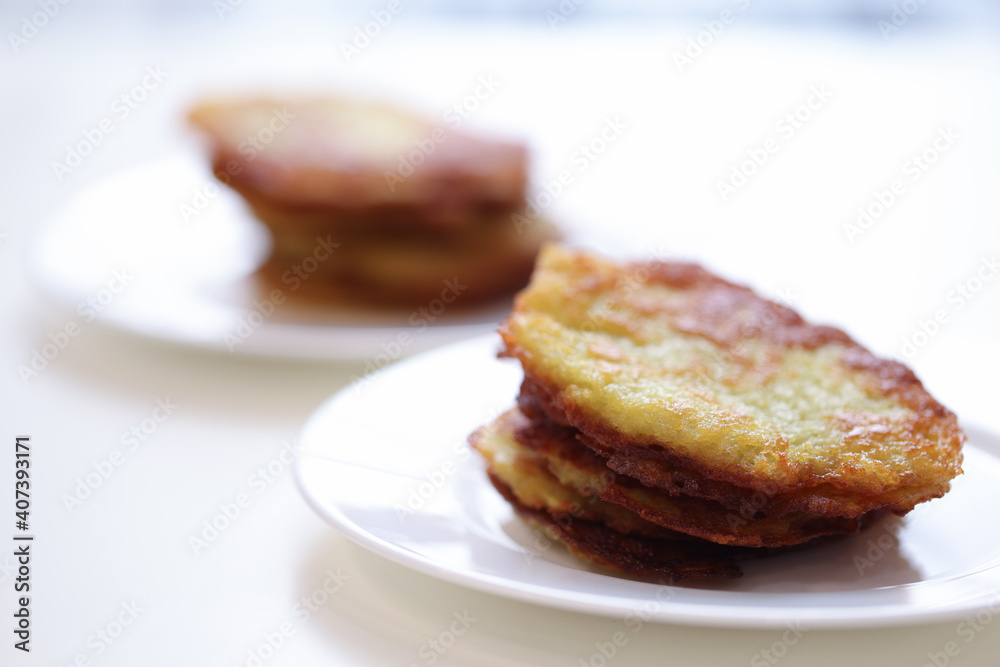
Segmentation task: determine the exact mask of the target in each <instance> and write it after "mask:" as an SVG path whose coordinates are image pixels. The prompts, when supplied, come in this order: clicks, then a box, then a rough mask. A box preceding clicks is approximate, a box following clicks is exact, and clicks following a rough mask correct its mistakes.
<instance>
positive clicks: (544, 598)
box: [293, 334, 1000, 630]
mask: <svg viewBox="0 0 1000 667" xmlns="http://www.w3.org/2000/svg"><path fill="white" fill-rule="evenodd" d="M498 340H499V338H498V336H497V335H496V334H490V335H485V336H479V337H476V338H471V339H467V340H464V341H459V342H456V343H452V344H450V345H446V346H443V347H440V348H437V349H434V350H430V351H428V352H423V353H421V354H419V355H415V356H414V357H411V358H408V359H406V360H403V361H400V362H397V363H394V364H392V365H391V366H390V367H387V368H385V369H383V373H382V374H381V375H380V377H378V378H373V381H379V382H391V381H392V375H393V374H395V373H400V372H402V373H405V372H406V369H407V367H408V366H410V365H416V364H419V363H421V361H422V360H424V359H425V358H427V357H432V356H435V355H443V354H449V353H451V354H453V353H454V352H455V351H457V350H461V349H463V348H478V347H483V348H486V347H487V344H489V345H492V346H493V347H496V343H497V341H498ZM351 389H352V386H351V385H348V386H346V387H343V388H341V389H340V390H338V391H337V392H336V393H334V394H333V395H332V396H330V397H328V398H327V399H326V400H325V401H324V402H323V403H322V404H321V405H320V406H319V407H317V408H316V410H314V411H313V413H312V414H311V415H310V417H309V418H308V419H307V420H306V422H305V423H304V425H303V427H302V428H301V429H300V434H299V442H300V447H302V448H303V449H302V451H301V454H300V455H299V456H298V457H296V460H295V463H294V465H293V475H294V479H295V483H296V486H297V488H298V489H299V492H300V493H301V494H302V496H303V498H304V499H305V501H306V503H307V504H308V505H309V506H310V507H311V508H312V509H313V511H315V512H316V513H317V514H318V515H319V516H320V517H321V518H323V519H324V520H325V521H326V522H327V523H329V524H330V525H332V526H333V527H334V528H336V529H337V530H338V531H339V532H341V533H342V534H343V535H344V536H345V537H347V538H348V539H350V540H351V541H352V542H354V543H355V544H357V545H359V546H361V547H363V548H365V549H367V550H368V551H371V552H373V553H375V554H377V555H379V556H381V557H384V558H386V559H388V560H390V561H393V562H395V563H397V564H399V565H402V566H404V567H407V568H408V569H412V570H414V571H417V572H420V573H422V574H425V575H429V576H431V577H434V578H437V579H441V580H444V581H448V582H450V583H455V584H459V585H462V586H465V587H467V588H470V589H473V590H477V591H480V592H485V593H489V594H493V595H497V596H499V597H504V598H508V599H513V600H518V601H521V602H528V603H531V604H536V605H539V606H543V607H549V608H554V609H561V610H565V611H574V612H578V613H587V614H591V615H597V616H603V617H612V618H621V617H622V616H623V615H627V614H628V613H629V612H630V611H634V610H636V609H637V606H636V605H640V604H641V603H642V602H641V601H640V600H632V601H630V602H629V604H622V603H623V602H626V599H625V598H618V602H612V601H611V600H612V599H613V598H609V596H607V595H605V594H601V593H598V594H593V593H587V592H585V591H580V592H577V593H574V594H572V595H566V592H565V591H561V590H560V591H556V590H554V589H551V588H547V587H545V586H541V585H538V584H535V583H531V582H520V581H517V580H514V579H511V578H510V577H501V576H498V575H492V574H489V573H486V572H477V571H474V570H468V569H465V568H458V569H456V568H453V567H449V566H446V565H442V564H439V563H437V562H435V561H433V560H431V559H430V558H427V557H426V556H424V555H423V554H420V553H417V552H414V551H411V550H408V549H405V548H403V547H401V546H399V545H396V544H393V543H392V542H389V541H386V540H384V539H382V538H380V537H378V536H376V535H374V534H372V533H371V532H369V531H367V530H366V529H365V528H364V527H362V526H360V525H358V524H356V523H355V522H353V521H351V520H350V519H348V518H347V517H346V516H344V515H343V514H342V513H341V512H340V511H339V508H336V507H332V508H331V507H328V506H326V504H324V503H323V502H322V501H321V500H320V499H319V498H318V497H317V496H316V495H315V494H314V493H313V490H312V489H311V487H310V485H309V483H308V481H307V479H306V476H307V475H308V471H307V470H306V468H307V466H308V465H309V462H310V461H313V460H324V459H325V458H326V457H323V456H321V455H319V454H318V453H317V452H311V451H308V449H306V447H307V444H308V442H309V441H310V432H311V431H312V430H313V429H315V428H317V425H318V424H322V423H324V421H325V420H327V419H329V418H330V417H329V416H330V413H333V412H334V411H335V409H336V407H337V405H338V404H339V403H340V402H341V401H346V400H348V399H350V392H351ZM962 428H963V429H964V430H965V431H966V433H968V434H969V439H970V440H972V439H974V438H982V439H987V440H1000V434H998V433H995V432H994V431H992V430H991V429H989V428H987V427H986V426H985V425H982V424H977V423H962ZM975 450H977V451H979V452H982V453H983V454H985V455H987V456H991V457H993V458H995V459H997V460H1000V453H998V452H994V451H992V450H989V449H985V448H981V447H975ZM326 460H329V459H326ZM451 483H453V482H450V484H451ZM483 483H485V482H483ZM989 572H1000V554H998V555H997V557H996V558H994V559H992V560H988V561H986V563H985V565H984V566H983V567H982V568H980V569H979V570H976V571H974V572H971V573H969V574H967V575H958V578H962V577H964V576H976V575H983V574H985V573H989ZM592 574H595V575H596V576H600V575H599V573H592ZM952 579H953V578H946V579H942V580H933V579H932V580H929V581H921V582H912V583H908V584H900V585H898V586H886V587H873V588H869V589H860V590H849V591H833V592H819V593H817V592H801V593H790V592H781V593H774V594H773V595H774V597H775V599H776V600H778V599H780V598H785V597H794V596H802V597H813V598H815V597H817V596H831V595H832V596H841V595H854V596H856V595H859V594H863V593H869V594H877V593H878V591H880V590H899V589H905V588H907V587H912V586H919V585H942V584H945V583H946V582H948V581H951V580H952ZM997 582H998V583H1000V578H998V579H997ZM636 583H640V584H641V583H644V582H636ZM647 585H649V586H651V587H656V586H658V584H653V583H649V584H647ZM651 590H652V589H651ZM701 592H702V593H708V594H716V593H717V594H720V595H732V594H738V593H739V592H736V591H717V590H711V591H701ZM988 593H989V590H984V591H982V592H981V593H979V594H978V595H976V596H973V597H972V598H971V600H973V601H974V603H970V602H968V601H967V602H965V603H958V604H955V605H936V606H932V607H914V606H913V604H912V603H908V602H904V603H898V604H877V605H870V604H863V602H857V603H853V604H851V605H844V606H834V607H824V606H822V605H821V604H820V603H817V604H813V605H810V606H802V607H797V606H775V607H773V608H772V607H761V606H759V605H757V606H750V607H728V608H726V607H723V606H716V605H706V604H697V603H691V602H688V601H684V602H683V606H682V608H680V609H676V610H674V609H671V605H669V604H667V605H659V607H658V609H657V610H656V611H655V613H651V614H649V619H648V620H646V619H644V621H645V622H652V623H661V624H674V625H685V626H699V627H726V628H734V629H784V628H787V627H788V626H787V624H788V623H790V622H793V621H798V622H802V623H804V624H806V626H805V627H808V629H810V630H811V629H830V630H836V629H859V628H867V627H903V626H911V625H921V624H932V623H938V622H944V621H948V620H957V619H961V618H964V617H966V616H968V615H969V614H971V613H975V612H977V611H982V610H983V609H985V608H988V607H987V605H986V603H987V602H988V600H986V598H985V596H986V595H988ZM994 593H996V590H994ZM752 594H754V595H764V594H767V593H752ZM994 597H996V595H994ZM979 600H982V601H979ZM990 608H991V607H990ZM831 609H832V610H833V613H831Z"/></svg>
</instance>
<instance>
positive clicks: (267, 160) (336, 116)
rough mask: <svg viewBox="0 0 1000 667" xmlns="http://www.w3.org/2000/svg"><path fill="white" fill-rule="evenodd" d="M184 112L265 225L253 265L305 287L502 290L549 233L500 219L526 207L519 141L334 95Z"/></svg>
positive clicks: (522, 273)
mask: <svg viewBox="0 0 1000 667" xmlns="http://www.w3.org/2000/svg"><path fill="white" fill-rule="evenodd" d="M190 119H191V122H192V123H193V124H194V125H195V126H197V127H199V128H200V129H202V130H204V132H205V133H206V134H207V135H208V137H209V139H210V141H211V144H212V162H213V169H214V171H215V175H216V177H217V178H219V180H221V181H222V182H224V183H226V184H227V185H230V186H231V187H232V188H234V189H235V190H236V191H237V192H238V193H239V194H240V195H242V196H243V198H244V199H245V200H246V201H247V203H248V204H249V205H250V207H251V208H252V210H253V212H254V214H255V215H256V216H257V217H258V218H259V219H260V220H261V221H262V222H263V223H264V224H265V225H266V226H267V227H268V228H269V229H270V231H271V233H272V236H273V238H274V248H273V253H272V255H271V259H270V262H269V263H268V266H267V267H266V269H267V270H266V271H265V275H267V276H270V277H272V278H278V279H280V280H282V281H283V282H285V283H288V284H294V285H295V286H296V287H298V286H299V285H300V284H304V285H306V286H307V287H308V288H309V291H310V292H311V293H314V294H317V295H328V296H332V297H335V298H337V299H343V298H345V297H346V298H348V299H351V298H353V299H354V300H357V301H363V302H385V303H397V304H420V303H426V302H427V301H428V300H431V299H434V298H435V297H438V296H440V295H441V294H442V291H443V290H446V289H448V288H449V286H450V289H451V291H452V292H453V293H458V294H459V295H460V297H461V303H462V304H468V303H471V302H475V301H482V300H484V299H490V298H493V297H499V296H501V295H507V296H509V295H512V294H513V293H514V292H515V291H517V290H518V289H520V288H521V287H523V286H524V285H525V284H526V283H527V281H528V278H529V276H530V275H531V269H532V266H533V265H534V260H535V256H536V255H537V253H538V249H539V247H540V245H541V244H542V242H544V241H546V240H551V239H554V238H555V237H556V234H555V232H554V229H553V228H552V227H551V226H550V225H549V224H547V223H545V222H543V221H537V224H530V225H518V224H514V222H513V221H512V220H513V219H515V218H514V216H518V215H521V214H522V213H523V211H524V208H525V205H526V199H525V196H526V194H525V191H526V183H527V150H526V148H525V147H524V146H523V145H522V144H519V143H510V142H506V141H499V140H493V139H488V138H482V137H478V136H474V135H472V134H469V133H467V132H462V131H459V130H457V129H455V126H456V123H454V122H452V123H447V124H445V123H442V122H436V121H432V120H429V119H427V118H425V117H422V116H420V115H417V114H414V113H412V112H410V111H407V110H404V109H400V108H397V107H394V106H391V105H387V104H384V103H380V102H373V101H364V100H358V99H352V98H344V97H321V98H304V99H287V100H279V99H268V98H248V99H231V100H218V101H210V102H205V103H203V104H201V105H199V106H198V107H197V108H195V109H194V110H193V111H192V112H191V114H190ZM456 120H459V119H458V118H457V116H456ZM337 244H339V245H337ZM331 247H336V248H337V251H336V252H333V253H331V252H330V248H331ZM306 278H308V282H307V283H306V282H305V279H306ZM446 281H447V284H446ZM456 285H457V286H458V287H455V286H456ZM452 300H454V299H452Z"/></svg>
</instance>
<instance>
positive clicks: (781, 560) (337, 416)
mask: <svg viewBox="0 0 1000 667" xmlns="http://www.w3.org/2000/svg"><path fill="white" fill-rule="evenodd" d="M499 347H500V344H499V340H498V338H497V337H495V336H486V337H481V338H478V339H474V340H470V341H465V342H462V343H457V344H455V345H451V346H448V347H446V348H443V349H441V350H436V351H433V352H430V353H427V354H425V355H422V356H420V357H417V358H414V359H410V360H408V361H406V362H403V363H401V364H397V365H395V366H393V367H392V368H388V369H386V370H384V371H381V372H379V373H377V374H375V375H373V376H371V377H369V378H368V379H367V380H366V381H364V382H360V383H356V384H354V385H352V386H351V387H348V388H347V389H345V390H344V391H342V392H341V393H339V394H337V395H336V396H334V397H333V398H332V399H330V400H329V401H328V402H327V403H326V404H324V405H323V406H322V407H321V408H320V409H319V410H318V411H317V412H316V413H315V414H314V415H313V417H312V418H311V419H310V420H309V422H308V423H307V424H306V426H305V429H304V433H303V435H302V440H301V443H302V450H303V451H302V453H301V455H300V456H299V458H298V460H297V463H296V478H297V481H298V484H299V487H300V488H301V490H302V493H303V494H304V495H305V497H306V499H307V500H308V502H309V503H310V505H312V507H313V508H314V509H315V510H316V511H317V512H318V513H319V514H320V515H322V516H323V517H324V518H325V519H327V520H328V521H329V522H330V523H332V524H333V525H334V526H336V527H337V528H339V529H340V530H341V531H343V532H344V534H346V535H347V536H348V537H349V538H351V539H352V540H354V541H355V542H357V543H359V544H361V545H362V546H364V547H367V548H368V549H370V550H372V551H374V552H376V553H378V554H381V555H382V556H385V557H387V558H389V559H391V560H394V561H396V562H398V563H401V564H403V565H406V566H409V567H411V568H413V569H415V570H419V571H421V572H424V573H427V574H430V575H433V576H436V577H440V578H442V579H446V580H448V581H451V582H455V583H460V584H464V585H466V586H469V587H471V588H475V589H479V590H482V591H488V592H491V593H495V594H498V595H503V596H507V597H511V598H515V599H519V600H525V601H529V602H534V603H538V604H542V605H548V606H552V607H558V608H563V609H571V610H576V611H583V612H590V613H595V614H601V615H607V616H613V617H617V618H621V619H624V621H625V623H626V625H632V626H633V627H634V626H635V625H636V624H638V623H641V622H648V621H656V622H671V623H683V624H697V625H714V626H730V627H758V628H760V627H768V628H770V627H775V628H783V627H784V626H785V624H786V623H791V622H797V623H800V624H801V625H800V626H797V627H802V628H810V629H812V628H846V627H858V628H860V627H872V626H876V625H878V626H888V625H902V624H908V623H924V622H932V621H941V620H945V619H960V618H965V617H967V616H970V615H975V614H976V613H981V614H987V613H989V614H991V615H992V613H994V612H996V611H1000V532H998V531H996V530H994V521H993V519H992V512H993V508H994V507H997V506H998V505H1000V459H998V455H1000V438H998V437H997V436H996V435H993V434H989V433H986V432H984V431H981V430H975V429H968V433H969V436H970V438H969V446H968V448H967V450H966V460H965V466H964V467H965V470H966V473H965V474H964V475H963V476H961V477H959V478H958V479H957V480H956V481H955V483H954V485H953V489H952V491H951V492H950V493H949V494H948V495H946V496H945V497H944V498H940V499H937V500H934V501H931V502H929V503H925V504H923V505H920V506H919V507H918V508H917V509H915V510H914V511H913V512H911V513H910V514H909V515H907V516H906V517H905V518H904V519H897V518H895V517H893V518H891V519H886V520H884V521H882V522H881V523H879V524H877V525H875V526H873V527H871V528H869V529H868V530H866V531H864V532H863V533H862V534H860V535H857V536H852V537H850V538H845V539H842V540H838V541H836V542H833V543H830V544H826V545H822V546H817V547H816V548H813V549H806V550H803V551H801V552H797V553H789V554H785V555H782V556H780V557H774V558H769V559H762V560H760V561H751V562H747V563H745V564H744V565H743V567H744V571H745V575H744V577H743V578H742V579H738V580H734V581H725V582H715V583H710V584H708V583H699V584H692V585H689V586H688V585H685V586H675V587H671V586H663V585H657V584H655V583H648V582H645V581H639V580H635V579H631V578H627V577H621V576H615V575H610V574H608V573H606V572H604V571H602V570H599V569H597V568H593V567H589V566H587V565H585V564H583V563H582V562H580V561H578V560H577V559H575V558H573V557H572V556H571V555H569V553H568V552H567V551H566V550H565V549H563V548H562V547H561V546H558V545H555V544H552V543H550V542H549V541H548V540H547V539H545V538H544V537H542V536H541V535H540V534H539V533H536V532H534V531H532V530H531V529H529V528H527V527H526V526H525V525H524V524H523V523H521V521H520V520H518V519H517V518H516V517H515V516H514V514H513V512H512V511H511V509H510V507H509V506H508V505H507V503H506V502H505V501H503V500H502V499H501V498H500V496H499V494H498V493H497V492H496V491H495V490H494V489H493V487H492V486H491V485H490V483H489V481H488V480H487V478H486V475H485V472H484V470H483V466H482V464H481V463H480V461H479V460H478V458H477V455H475V454H474V453H473V452H471V451H470V450H469V448H468V446H467V445H466V443H465V439H466V437H467V436H468V434H469V433H470V432H471V431H473V430H474V429H475V428H476V427H478V426H479V425H481V424H483V423H485V422H486V421H487V420H488V419H490V418H491V417H492V416H494V415H496V414H498V413H499V412H500V411H502V410H505V409H507V408H508V407H509V406H510V405H511V404H512V403H513V400H514V397H515V395H516V393H517V390H518V386H519V383H520V380H521V371H520V366H519V365H518V364H517V363H516V362H513V361H510V360H498V359H497V358H496V352H497V350H498V349H499Z"/></svg>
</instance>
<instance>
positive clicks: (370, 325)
mask: <svg viewBox="0 0 1000 667" xmlns="http://www.w3.org/2000/svg"><path fill="white" fill-rule="evenodd" d="M203 162H204V159H203V158H199V157H196V156H187V155H179V156H176V157H172V158H168V159H164V160H161V161H158V162H155V163H152V164H148V165H144V166H141V167H136V168H133V169H130V170H128V171H126V172H124V173H122V174H120V175H118V176H115V177H113V178H111V179H108V180H106V181H103V182H100V183H98V184H96V185H94V186H91V187H90V188H88V189H86V190H85V191H84V192H83V193H82V194H80V195H79V196H78V197H77V198H76V199H75V200H74V201H73V202H72V203H71V204H70V205H69V206H68V207H67V208H66V209H65V210H64V211H62V213H61V214H60V215H58V216H57V217H56V218H55V219H54V220H52V221H51V224H49V225H47V226H46V227H45V228H44V229H43V230H42V232H41V233H40V234H39V237H38V239H37V243H36V244H35V246H34V248H33V253H32V257H31V262H30V266H31V270H32V274H33V278H34V279H35V282H36V283H37V284H38V285H39V286H40V287H41V288H42V289H43V290H44V291H45V292H46V293H47V294H49V295H50V296H52V297H54V298H55V299H56V300H57V301H59V302H60V303H61V304H62V305H63V306H65V307H67V308H69V309H71V310H72V311H73V312H74V314H75V316H76V318H77V321H78V323H79V324H80V325H81V326H82V325H87V324H90V323H91V322H98V323H101V324H105V325H108V326H111V327H114V328H117V329H121V330H123V331H127V332H130V333H133V334H139V335H142V336H146V337H149V338H154V339H158V340H165V341H171V342H175V343H184V344H188V345H193V346H197V347H201V348H208V349H217V350H222V351H229V352H233V353H242V354H254V355H264V356H274V357H292V358H309V359H365V358H367V359H372V360H376V359H377V360H379V364H377V365H381V361H382V356H381V355H384V357H385V358H384V360H385V361H386V362H387V361H388V360H391V359H396V358H398V357H401V356H405V355H408V354H412V353H414V352H418V351H423V350H426V349H430V348H431V347H436V346H439V345H442V344H444V343H449V342H453V341H456V340H460V339H463V338H468V337H470V336H475V335H481V334H485V333H487V332H490V331H493V330H495V329H496V324H497V322H499V321H500V320H501V319H502V318H503V317H504V316H505V315H506V313H507V312H508V311H509V308H510V306H509V303H498V304H492V305H489V306H486V307H483V308H479V309H465V310H462V311H449V309H448V308H447V307H442V306H441V304H428V305H429V306H431V307H432V308H433V309H434V310H436V311H437V312H432V311H430V310H428V311H427V312H425V313H423V314H421V313H419V312H417V310H414V311H413V312H410V311H409V310H407V311H405V312H386V311H378V310H364V309H360V308H358V309H351V310H347V309H345V308H339V309H337V310H334V309H331V308H316V307H307V306H305V305H303V304H302V303H301V302H300V303H296V302H295V301H294V300H293V299H288V300H286V301H285V302H284V303H281V304H276V307H274V308H273V310H272V308H271V306H270V305H269V304H268V302H267V301H268V298H269V297H270V296H271V294H272V291H273V287H265V286H262V285H261V284H260V283H259V281H258V280H257V279H256V278H255V277H254V272H255V271H256V269H257V268H258V267H259V266H260V264H261V263H262V261H263V260H264V259H265V257H266V256H267V254H268V252H269V248H270V239H269V237H268V234H267V231H266V230H265V229H264V228H263V226H262V225H260V224H259V223H258V222H256V221H255V220H254V219H253V217H252V216H251V215H250V213H249V212H248V210H247V208H246V207H245V205H244V204H243V202H242V200H241V199H240V198H239V197H238V196H236V195H235V194H233V193H232V192H230V191H229V190H228V189H226V188H225V187H223V186H220V185H218V184H217V182H216V181H215V179H214V177H213V176H212V175H211V173H210V172H209V170H208V168H207V166H205V165H204V164H203ZM116 272H117V273H116ZM293 291H294V289H293V288H291V287H286V288H285V289H284V291H283V294H284V295H285V296H286V297H294V294H292V292H293ZM300 301H301V300H300ZM257 304H259V305H257Z"/></svg>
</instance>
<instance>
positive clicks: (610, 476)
mask: <svg viewBox="0 0 1000 667" xmlns="http://www.w3.org/2000/svg"><path fill="white" fill-rule="evenodd" d="M498 428H499V429H500V430H501V431H506V432H507V433H508V435H509V437H510V438H511V439H513V440H514V441H515V442H516V443H518V444H519V445H521V446H523V447H526V448H528V449H531V450H532V451H534V452H536V453H538V454H540V455H541V457H542V459H543V460H544V463H545V465H546V466H547V467H548V469H549V470H550V471H551V472H552V473H553V474H554V475H555V476H556V478H557V479H558V480H559V482H560V483H562V484H565V485H567V486H569V487H570V488H573V489H574V490H575V491H577V492H578V493H580V494H582V495H585V496H596V497H598V498H600V499H601V500H604V501H606V502H610V503H613V504H616V505H620V506H622V507H625V508H626V509H628V510H630V511H632V512H634V513H635V514H637V515H638V516H641V517H642V518H643V519H645V520H646V521H649V522H652V523H655V524H657V525H660V526H663V527H664V528H669V529H671V530H675V531H678V532H681V533H684V534H687V535H691V536H694V537H699V538H702V539H706V540H709V541H712V542H715V543H718V544H731V545H736V546H744V547H780V546H790V545H794V544H802V543H805V542H808V541H810V540H813V539H816V538H817V537H821V536H824V535H847V534H853V533H856V532H857V531H858V530H859V527H860V522H859V521H858V520H857V519H843V518H825V517H819V516H813V515H808V514H804V513H801V512H798V513H794V514H793V513H789V514H786V515H784V516H780V517H779V516H769V515H766V514H764V513H762V512H760V511H759V510H751V511H744V512H738V511H733V510H730V509H727V508H726V507H725V506H723V505H722V504H720V503H719V502H716V501H715V500H710V499H704V498H699V497H696V496H691V495H686V494H670V493H668V492H665V491H663V490H661V489H658V488H655V487H645V486H643V485H642V484H641V483H640V482H639V480H636V479H634V478H630V477H628V476H626V475H621V474H615V473H613V472H612V471H611V470H610V469H609V468H608V466H607V462H606V461H605V460H604V459H602V458H601V457H599V456H598V455H596V454H594V453H593V452H592V451H591V450H589V449H588V448H587V447H586V446H584V445H583V444H581V443H580V442H579V441H578V440H577V438H576V434H577V433H578V431H576V430H575V429H572V428H567V427H563V426H559V425H557V424H555V423H553V422H550V421H548V420H546V419H544V418H532V419H528V418H526V417H523V416H522V415H521V414H520V413H519V412H518V411H517V410H514V411H512V412H511V413H508V414H507V415H505V416H504V417H503V418H501V420H499V426H498Z"/></svg>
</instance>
